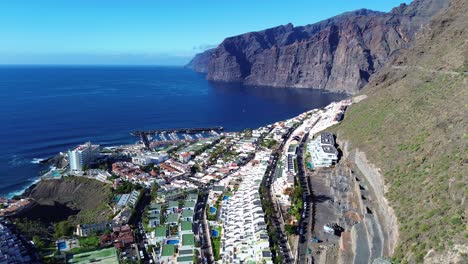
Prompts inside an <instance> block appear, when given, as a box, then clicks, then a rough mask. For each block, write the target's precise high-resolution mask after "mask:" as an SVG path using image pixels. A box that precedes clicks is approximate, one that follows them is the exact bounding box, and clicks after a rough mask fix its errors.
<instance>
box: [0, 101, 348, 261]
mask: <svg viewBox="0 0 468 264" xmlns="http://www.w3.org/2000/svg"><path fill="white" fill-rule="evenodd" d="M351 103H352V100H351V99H348V100H343V101H340V102H334V103H331V104H330V105H328V106H326V107H324V108H322V109H314V110H311V111H308V112H305V113H302V114H301V115H299V116H297V117H294V118H291V119H288V120H284V121H279V122H276V123H274V124H270V125H267V126H264V127H260V128H257V129H252V130H251V129H246V130H244V131H241V132H225V131H224V130H223V128H221V127H215V128H199V129H193V128H192V129H174V130H170V129H168V130H152V131H138V132H134V133H133V135H135V136H138V139H139V140H138V142H136V143H135V144H129V145H122V146H113V147H102V146H99V145H96V144H92V143H91V142H86V143H84V144H82V145H79V146H76V147H75V148H73V149H70V150H69V151H68V152H64V153H62V154H61V157H62V158H63V160H64V161H65V163H66V164H67V165H66V166H63V167H57V166H54V167H53V168H52V169H51V170H50V171H49V172H47V173H45V174H44V175H43V176H42V181H54V180H58V179H68V178H70V179H71V178H73V179H83V180H84V179H86V180H90V181H99V182H100V184H103V186H108V187H109V188H111V189H112V190H113V192H112V195H111V196H112V197H111V198H110V202H109V203H108V204H107V206H106V207H107V208H105V210H110V211H111V214H110V217H109V218H108V219H107V220H106V221H99V222H80V223H77V224H76V225H75V226H72V227H71V228H70V227H69V228H68V229H69V230H70V232H63V233H60V232H57V230H58V229H61V227H60V225H55V227H54V228H55V229H56V230H55V241H54V243H53V244H52V246H50V244H49V245H48V246H47V247H48V249H49V253H48V254H45V253H44V252H45V251H46V250H45V248H47V247H46V246H44V245H42V244H43V243H42V242H40V241H41V240H40V239H39V238H37V237H35V238H34V239H33V238H29V241H28V239H25V236H21V235H17V237H18V238H17V239H9V238H8V237H4V236H0V263H15V262H14V260H15V259H19V258H30V259H31V263H36V262H34V261H35V260H36V259H38V258H39V257H38V256H39V255H40V256H41V258H42V260H43V261H44V259H48V260H49V261H50V263H90V262H92V263H161V264H162V263H182V264H190V263H313V259H314V254H317V253H316V251H319V250H318V247H317V246H318V245H319V244H320V241H322V240H326V241H335V242H336V244H338V243H340V242H339V240H340V238H339V237H340V234H341V233H342V232H343V231H344V229H343V227H342V226H340V225H339V224H337V223H333V222H327V223H323V226H320V227H318V226H316V225H315V227H314V225H313V224H312V214H313V213H312V212H311V211H312V208H311V207H312V198H311V197H312V190H311V187H310V178H309V177H308V176H307V175H310V177H311V178H313V177H316V176H315V174H314V172H315V171H320V169H321V168H329V167H334V166H335V165H336V164H337V163H338V162H339V159H340V152H339V151H338V149H337V143H336V136H335V135H334V134H332V133H331V132H328V131H327V128H329V127H331V126H333V125H334V124H337V123H338V122H340V121H341V120H342V119H343V116H344V114H345V111H346V108H347V107H348V106H349V105H350V104H351ZM36 203H38V201H35V200H34V199H33V198H30V197H26V196H19V197H15V198H13V199H2V200H0V205H1V207H0V208H1V209H0V219H1V221H2V222H1V223H2V225H0V228H7V226H8V225H11V222H14V220H10V219H15V217H17V216H19V215H22V214H23V213H24V212H25V211H28V210H32V209H31V208H34V206H35V204H36ZM4 223H5V224H4ZM7 223H8V224H7ZM314 228H316V229H317V228H320V229H321V230H324V232H325V233H328V234H331V235H330V237H319V236H320V234H322V233H323V232H314V234H316V235H312V233H313V229H314ZM10 233H11V234H10ZM10 233H8V234H7V235H8V236H13V235H14V234H16V233H12V232H10ZM325 233H323V234H325ZM12 243H13V245H11V244H12ZM12 246H13V247H16V248H19V249H20V250H16V251H14V250H11V248H12ZM51 247H52V249H53V250H52V251H50V248H51ZM314 252H315V253H314Z"/></svg>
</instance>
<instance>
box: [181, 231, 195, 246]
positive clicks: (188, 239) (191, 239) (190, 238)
mask: <svg viewBox="0 0 468 264" xmlns="http://www.w3.org/2000/svg"><path fill="white" fill-rule="evenodd" d="M193 245H195V236H194V235H193V234H185V235H182V246H193Z"/></svg>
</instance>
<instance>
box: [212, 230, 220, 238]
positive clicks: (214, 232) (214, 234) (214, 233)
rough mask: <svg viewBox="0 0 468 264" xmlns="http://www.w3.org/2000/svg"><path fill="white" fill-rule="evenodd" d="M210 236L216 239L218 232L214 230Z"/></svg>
mask: <svg viewBox="0 0 468 264" xmlns="http://www.w3.org/2000/svg"><path fill="white" fill-rule="evenodd" d="M211 236H212V237H218V236H219V232H218V230H216V229H213V230H211Z"/></svg>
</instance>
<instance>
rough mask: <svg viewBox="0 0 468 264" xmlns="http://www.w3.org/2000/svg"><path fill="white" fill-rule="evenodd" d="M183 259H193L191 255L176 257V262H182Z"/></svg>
mask: <svg viewBox="0 0 468 264" xmlns="http://www.w3.org/2000/svg"><path fill="white" fill-rule="evenodd" d="M183 261H193V255H191V256H183V257H178V258H177V262H183Z"/></svg>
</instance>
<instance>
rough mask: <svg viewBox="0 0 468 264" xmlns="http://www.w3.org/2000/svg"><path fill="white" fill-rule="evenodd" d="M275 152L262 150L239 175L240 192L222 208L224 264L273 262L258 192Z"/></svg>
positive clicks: (222, 254) (222, 255)
mask: <svg viewBox="0 0 468 264" xmlns="http://www.w3.org/2000/svg"><path fill="white" fill-rule="evenodd" d="M270 154H271V152H269V151H261V152H257V153H256V155H255V160H254V162H251V163H249V164H248V165H246V166H244V167H242V168H241V169H240V171H239V172H238V173H237V172H236V175H239V177H241V178H242V182H241V183H240V185H239V189H238V190H237V191H236V192H235V193H234V194H233V196H231V197H230V198H229V199H228V200H227V201H225V202H224V203H223V205H222V208H221V209H222V210H221V219H222V220H223V231H222V239H221V241H222V247H221V257H222V263H262V262H263V261H264V262H265V263H272V261H271V252H270V245H269V241H268V231H267V225H266V223H265V215H264V212H263V209H262V204H261V201H260V194H259V191H258V189H259V188H260V184H261V181H262V178H263V175H264V174H265V171H266V168H267V166H268V160H269V158H270Z"/></svg>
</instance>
